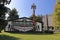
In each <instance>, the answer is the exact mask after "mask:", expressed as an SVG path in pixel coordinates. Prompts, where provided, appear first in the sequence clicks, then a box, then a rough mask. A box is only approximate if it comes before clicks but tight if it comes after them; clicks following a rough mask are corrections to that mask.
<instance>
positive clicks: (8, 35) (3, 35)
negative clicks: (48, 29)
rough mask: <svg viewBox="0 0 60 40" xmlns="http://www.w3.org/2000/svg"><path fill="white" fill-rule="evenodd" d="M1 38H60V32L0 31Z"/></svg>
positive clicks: (55, 39)
mask: <svg viewBox="0 0 60 40" xmlns="http://www.w3.org/2000/svg"><path fill="white" fill-rule="evenodd" d="M0 40H60V33H55V34H26V33H25V34H24V33H6V32H2V33H0Z"/></svg>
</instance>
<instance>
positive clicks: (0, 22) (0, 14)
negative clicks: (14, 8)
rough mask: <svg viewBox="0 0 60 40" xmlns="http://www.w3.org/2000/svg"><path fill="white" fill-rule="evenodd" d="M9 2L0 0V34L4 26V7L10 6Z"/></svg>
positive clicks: (8, 0) (9, 0) (5, 10)
mask: <svg viewBox="0 0 60 40" xmlns="http://www.w3.org/2000/svg"><path fill="white" fill-rule="evenodd" d="M10 2H11V0H0V32H1V30H2V29H3V27H5V26H6V24H5V23H6V21H5V13H6V12H7V10H8V8H7V7H6V6H5V5H7V4H10Z"/></svg>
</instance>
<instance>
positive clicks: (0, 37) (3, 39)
mask: <svg viewBox="0 0 60 40" xmlns="http://www.w3.org/2000/svg"><path fill="white" fill-rule="evenodd" d="M0 40H19V38H16V37H12V36H8V35H0Z"/></svg>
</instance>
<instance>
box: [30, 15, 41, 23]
mask: <svg viewBox="0 0 60 40" xmlns="http://www.w3.org/2000/svg"><path fill="white" fill-rule="evenodd" d="M29 18H30V19H31V20H32V19H33V16H30V17H29ZM36 21H37V22H42V16H40V15H38V16H36Z"/></svg>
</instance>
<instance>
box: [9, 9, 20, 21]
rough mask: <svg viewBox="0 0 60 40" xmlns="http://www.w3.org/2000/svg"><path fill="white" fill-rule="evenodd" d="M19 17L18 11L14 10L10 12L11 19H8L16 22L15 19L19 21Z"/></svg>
mask: <svg viewBox="0 0 60 40" xmlns="http://www.w3.org/2000/svg"><path fill="white" fill-rule="evenodd" d="M18 18H19V16H18V12H17V10H16V9H15V8H14V9H12V10H11V11H10V14H9V17H8V20H14V19H18Z"/></svg>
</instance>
